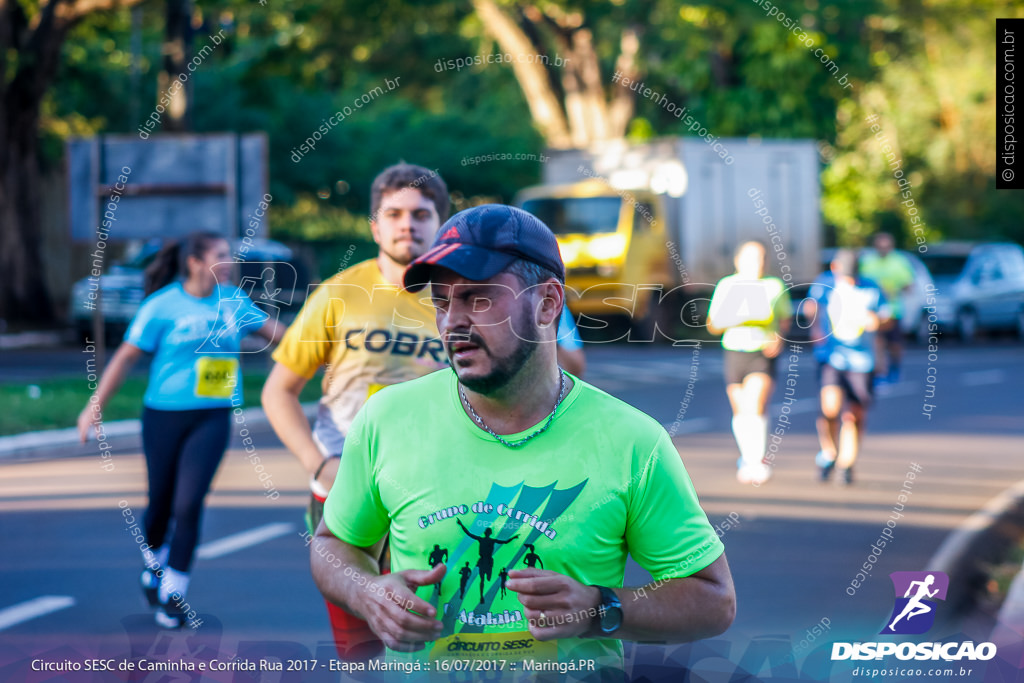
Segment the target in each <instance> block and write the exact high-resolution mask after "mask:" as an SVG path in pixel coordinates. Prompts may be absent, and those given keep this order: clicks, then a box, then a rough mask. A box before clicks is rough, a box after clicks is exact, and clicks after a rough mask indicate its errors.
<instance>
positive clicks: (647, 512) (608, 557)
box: [324, 369, 724, 666]
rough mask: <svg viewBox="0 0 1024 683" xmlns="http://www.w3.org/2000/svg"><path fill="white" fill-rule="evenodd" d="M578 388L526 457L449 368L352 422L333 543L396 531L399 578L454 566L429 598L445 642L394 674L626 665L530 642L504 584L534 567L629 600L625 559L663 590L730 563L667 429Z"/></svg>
mask: <svg viewBox="0 0 1024 683" xmlns="http://www.w3.org/2000/svg"><path fill="white" fill-rule="evenodd" d="M573 380H574V382H575V385H574V386H573V388H572V390H571V391H570V392H569V394H568V396H566V398H565V400H564V401H563V402H562V405H561V406H560V407H559V409H558V413H557V415H556V416H555V419H554V420H553V422H552V423H551V426H550V428H549V429H548V431H546V432H544V433H543V434H540V435H539V436H537V437H536V438H534V439H532V440H531V441H529V442H527V443H526V444H525V445H524V446H522V447H520V448H517V449H511V448H508V447H506V446H504V445H502V444H501V443H499V442H498V441H497V440H496V439H495V438H494V437H493V436H491V435H490V434H488V433H487V432H485V431H483V430H482V429H480V428H479V427H477V426H476V424H475V423H474V422H473V421H472V420H471V418H470V417H469V416H468V415H467V414H466V412H465V411H464V410H463V408H462V405H461V402H460V400H459V396H458V383H457V379H456V376H455V373H454V372H453V371H452V370H450V369H445V370H439V371H437V372H434V373H432V374H430V375H427V376H425V377H421V378H419V379H414V380H411V381H408V382H404V383H402V384H398V385H394V386H389V387H386V388H384V389H382V390H381V391H379V392H378V393H376V394H374V395H373V396H372V397H371V398H370V399H369V401H367V403H366V404H365V406H364V407H363V409H362V410H361V411H360V412H359V414H358V415H357V416H356V418H355V420H354V422H353V424H352V428H351V429H350V431H349V433H348V438H347V439H346V440H345V449H344V454H343V456H342V459H341V464H340V468H339V471H338V477H337V480H336V482H335V484H334V487H333V488H332V489H331V493H330V495H329V496H328V498H327V503H326V506H325V510H324V522H325V524H326V525H327V528H328V529H329V530H330V531H331V533H333V534H334V535H335V536H337V537H338V538H339V539H341V540H342V541H345V542H347V543H350V544H353V545H356V546H360V547H366V546H370V545H372V544H373V543H375V542H376V541H378V540H380V538H381V537H383V536H384V534H385V533H387V532H388V531H389V530H390V533H391V563H392V571H396V572H397V571H402V570H405V569H429V568H430V567H431V566H433V565H435V564H437V563H438V562H444V563H445V564H446V565H447V567H448V569H447V573H446V574H445V577H444V579H443V580H442V582H441V585H440V586H439V587H438V586H423V587H420V588H419V589H418V590H417V595H419V597H421V598H422V599H424V600H426V601H427V602H430V603H431V604H433V605H435V606H436V607H437V609H438V615H439V617H442V618H443V621H444V625H445V627H444V631H443V634H442V637H441V638H440V639H438V640H437V641H435V642H434V643H428V644H427V646H426V648H425V649H424V650H422V651H420V652H418V653H411V654H403V653H396V652H390V651H389V653H388V656H389V659H397V660H401V659H413V660H424V659H428V658H429V659H435V660H436V659H443V658H445V657H449V658H467V657H483V658H487V659H506V660H509V661H515V660H517V659H520V660H521V659H533V660H538V661H539V660H544V659H546V660H548V661H555V660H556V659H557V660H558V661H573V660H579V659H596V660H598V662H600V663H601V665H603V666H609V665H610V666H616V665H618V666H621V660H622V646H621V643H620V642H619V641H618V640H613V639H579V638H577V639H564V640H560V641H557V644H556V643H554V642H548V643H541V642H539V641H534V640H533V639H532V637H531V636H530V634H529V631H528V626H527V622H526V618H525V610H524V608H523V606H522V604H521V603H520V602H519V600H518V598H517V597H516V594H515V593H514V592H513V591H511V590H507V589H506V590H502V586H503V583H504V580H505V578H506V572H507V571H508V570H512V569H522V568H526V567H527V566H534V567H537V568H539V569H549V570H552V571H556V572H559V573H562V574H566V575H568V576H571V577H572V578H574V579H576V580H577V581H579V582H581V583H583V584H585V585H590V584H597V585H604V586H611V587H619V586H622V584H623V575H624V571H625V565H626V555H627V553H628V554H630V555H632V556H633V558H634V560H635V561H636V562H637V563H638V564H639V565H640V566H642V567H643V568H644V569H646V570H648V571H649V572H650V573H651V575H652V577H653V579H654V580H655V581H659V580H662V579H669V578H678V577H685V576H689V575H691V574H693V573H695V572H697V571H700V570H701V569H704V568H705V567H707V566H708V565H710V564H711V563H712V562H714V561H715V560H716V559H718V557H719V556H720V555H721V554H722V552H723V550H724V547H723V545H722V542H721V541H720V540H719V538H718V536H717V535H716V534H715V532H714V530H713V529H712V527H711V525H710V523H709V522H708V519H707V516H706V515H705V513H704V511H703V510H702V509H701V507H700V504H699V502H698V500H697V495H696V493H695V492H694V489H693V484H692V483H691V482H690V478H689V476H688V475H687V473H686V470H685V469H684V467H683V463H682V460H681V459H680V456H679V453H678V452H677V451H676V448H675V446H673V445H672V441H671V439H670V438H669V435H668V434H667V433H666V432H665V430H664V429H663V428H662V427H661V425H659V424H658V423H657V422H656V421H655V420H654V419H653V418H651V417H649V416H648V415H646V414H644V413H642V412H641V411H639V410H636V409H635V408H633V407H631V406H629V405H627V404H626V403H623V402H622V401H620V400H618V399H616V398H614V397H612V396H610V395H608V394H606V393H605V392H603V391H601V390H599V389H597V388H596V387H594V386H592V385H590V384H587V383H586V382H583V381H581V380H579V379H576V378H575V377H574V378H573ZM532 431H534V428H531V429H528V430H526V431H525V432H522V433H521V434H513V435H510V436H507V437H505V438H506V440H508V441H514V440H516V439H517V438H521V437H523V436H525V435H527V434H529V433H531V432H532ZM646 599H657V597H656V593H653V594H652V593H649V594H648V597H647V598H646ZM629 608H630V605H629V604H628V602H627V603H626V604H624V605H623V609H624V611H626V612H627V613H628V611H629Z"/></svg>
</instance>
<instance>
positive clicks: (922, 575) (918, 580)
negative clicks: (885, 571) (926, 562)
mask: <svg viewBox="0 0 1024 683" xmlns="http://www.w3.org/2000/svg"><path fill="white" fill-rule="evenodd" d="M889 578H890V579H892V584H893V590H894V591H895V604H894V605H893V608H892V614H891V615H890V616H889V619H888V621H887V622H886V626H885V628H883V629H882V630H881V631H879V633H882V634H885V635H891V634H894V633H899V634H903V635H915V634H920V633H926V632H927V631H928V630H929V629H930V628H931V627H932V625H934V624H935V610H936V607H937V606H938V603H937V602H936V601H937V600H945V599H946V591H947V590H949V576H948V575H947V574H945V573H944V572H893V573H891V574H889Z"/></svg>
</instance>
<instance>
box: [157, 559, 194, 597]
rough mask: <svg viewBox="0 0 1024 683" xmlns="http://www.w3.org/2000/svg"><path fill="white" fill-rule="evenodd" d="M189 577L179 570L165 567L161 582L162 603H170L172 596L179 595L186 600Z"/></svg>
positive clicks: (160, 594)
mask: <svg viewBox="0 0 1024 683" xmlns="http://www.w3.org/2000/svg"><path fill="white" fill-rule="evenodd" d="M188 581H189V575H188V574H187V573H186V572H179V571H178V570H177V569H171V568H170V567H167V566H165V567H164V575H163V578H162V579H161V580H160V593H159V596H160V602H164V603H166V602H168V601H170V599H171V596H172V595H175V594H177V595H178V596H179V597H181V598H184V597H185V593H187V592H188Z"/></svg>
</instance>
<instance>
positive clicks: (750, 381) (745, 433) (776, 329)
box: [708, 242, 793, 485]
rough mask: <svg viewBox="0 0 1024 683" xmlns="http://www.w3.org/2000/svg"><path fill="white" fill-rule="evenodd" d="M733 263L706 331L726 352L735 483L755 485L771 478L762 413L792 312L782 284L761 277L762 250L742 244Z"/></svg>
mask: <svg viewBox="0 0 1024 683" xmlns="http://www.w3.org/2000/svg"><path fill="white" fill-rule="evenodd" d="M735 263H736V274H735V275H729V276H727V277H724V278H722V280H721V281H720V282H719V283H718V285H717V286H716V287H715V292H714V294H713V295H712V297H711V308H710V310H709V311H708V331H710V332H711V333H712V334H721V335H722V347H723V348H724V349H725V391H726V393H727V394H728V396H729V404H730V405H731V406H732V414H733V418H732V431H733V435H735V437H736V444H737V445H738V446H739V449H740V460H739V467H738V469H737V472H736V478H737V480H739V481H740V482H741V483H744V484H755V485H760V484H763V483H764V482H766V481H768V479H769V478H770V477H771V473H772V470H771V467H770V466H769V465H767V464H765V463H764V462H763V461H764V456H765V450H766V448H767V445H768V418H767V416H766V415H765V409H766V407H767V405H768V399H769V397H771V394H772V388H773V384H774V378H775V359H776V358H777V357H778V355H779V351H781V350H782V335H785V334H786V332H787V331H788V330H789V324H790V321H789V318H790V316H791V315H792V313H793V309H792V305H791V304H790V301H789V294H787V293H786V286H785V285H784V284H783V282H782V280H780V279H779V278H776V277H764V265H765V248H764V245H762V244H761V243H760V242H745V243H744V244H741V245H740V247H739V249H737V251H736V260H735Z"/></svg>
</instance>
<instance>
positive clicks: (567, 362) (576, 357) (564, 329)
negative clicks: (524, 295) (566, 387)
mask: <svg viewBox="0 0 1024 683" xmlns="http://www.w3.org/2000/svg"><path fill="white" fill-rule="evenodd" d="M557 355H558V365H559V367H561V368H562V369H563V370H565V371H566V372H568V373H570V374H573V375H576V376H577V377H580V378H582V377H583V372H584V371H585V370H586V369H587V358H586V356H585V355H584V354H583V340H582V339H580V332H579V330H578V329H577V327H576V323H575V322H574V321H573V317H572V312H571V311H570V310H569V307H568V306H564V307H563V308H562V317H561V318H559V319H558V345H557Z"/></svg>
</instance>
